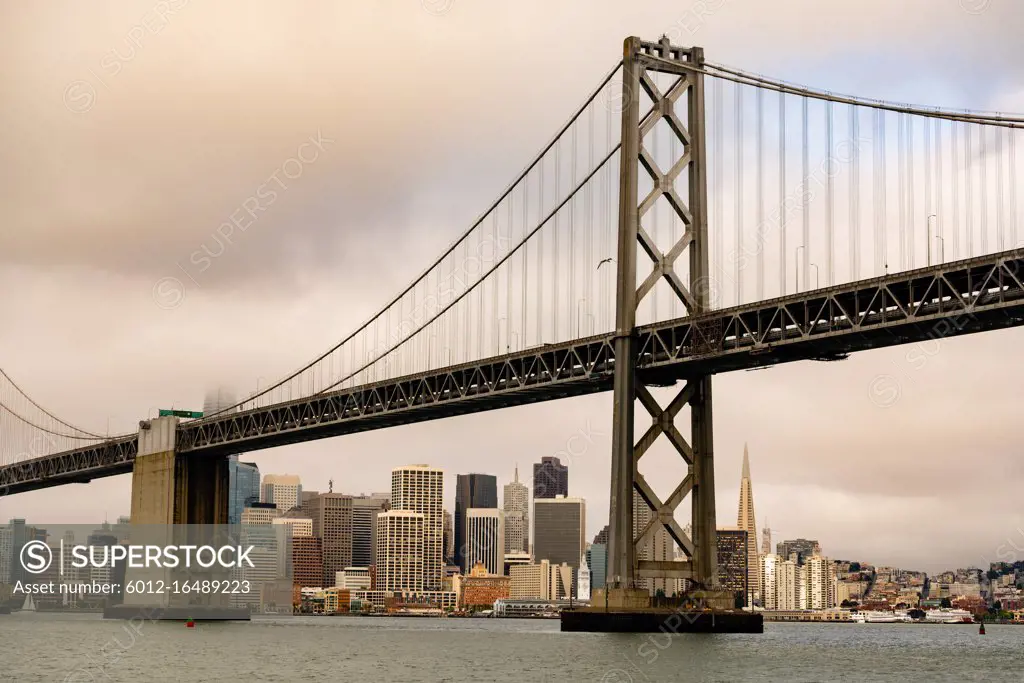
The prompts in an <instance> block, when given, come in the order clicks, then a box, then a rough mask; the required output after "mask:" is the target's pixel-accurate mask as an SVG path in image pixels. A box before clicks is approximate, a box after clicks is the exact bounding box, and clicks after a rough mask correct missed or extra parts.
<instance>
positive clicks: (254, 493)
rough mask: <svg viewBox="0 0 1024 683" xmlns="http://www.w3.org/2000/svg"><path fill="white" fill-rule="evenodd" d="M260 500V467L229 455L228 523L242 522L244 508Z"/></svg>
mask: <svg viewBox="0 0 1024 683" xmlns="http://www.w3.org/2000/svg"><path fill="white" fill-rule="evenodd" d="M259 500H260V468H259V467H257V466H256V463H252V462H239V460H238V456H237V455H231V456H228V524H241V523H242V510H244V509H245V508H246V507H247V506H249V505H252V504H253V503H258V502H259Z"/></svg>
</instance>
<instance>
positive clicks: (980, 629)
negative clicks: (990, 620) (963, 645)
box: [978, 621, 985, 636]
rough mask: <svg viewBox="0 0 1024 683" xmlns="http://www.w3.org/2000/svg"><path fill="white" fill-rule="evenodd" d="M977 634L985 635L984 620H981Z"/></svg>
mask: <svg viewBox="0 0 1024 683" xmlns="http://www.w3.org/2000/svg"><path fill="white" fill-rule="evenodd" d="M978 635H979V636H983V635H985V622H984V621H983V622H981V627H980V628H978Z"/></svg>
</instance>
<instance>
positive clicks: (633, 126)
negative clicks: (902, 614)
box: [608, 38, 717, 589]
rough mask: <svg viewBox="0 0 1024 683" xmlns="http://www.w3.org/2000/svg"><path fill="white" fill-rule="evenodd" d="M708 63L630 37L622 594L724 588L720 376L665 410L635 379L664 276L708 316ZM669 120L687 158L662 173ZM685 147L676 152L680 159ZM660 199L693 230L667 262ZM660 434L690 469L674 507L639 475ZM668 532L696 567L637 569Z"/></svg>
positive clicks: (698, 383) (618, 504)
mask: <svg viewBox="0 0 1024 683" xmlns="http://www.w3.org/2000/svg"><path fill="white" fill-rule="evenodd" d="M703 64H704V54H703V50H702V49H701V48H697V47H693V48H679V47H674V46H672V45H671V44H670V43H669V41H668V39H667V38H662V40H661V41H660V42H658V43H650V42H644V41H641V40H640V39H638V38H628V39H627V40H626V42H625V50H624V58H623V66H622V73H623V79H622V91H623V92H622V102H623V107H624V108H623V111H622V147H621V162H620V188H619V236H618V259H617V262H616V264H617V271H618V278H617V294H616V334H615V358H616V363H615V378H614V405H613V417H612V419H613V426H612V477H611V486H612V489H611V510H610V525H611V528H610V534H611V537H610V548H609V569H608V576H609V585H610V586H611V587H613V588H620V589H633V588H635V587H636V579H638V578H666V579H671V578H687V579H691V580H693V581H694V582H696V583H697V584H698V586H700V587H704V588H709V589H713V588H715V587H716V584H717V557H716V555H717V544H716V538H715V489H714V467H713V456H712V420H711V377H710V376H703V377H699V378H696V379H691V380H690V381H688V382H687V383H686V385H685V386H684V387H683V388H682V390H681V391H680V392H679V393H678V394H677V395H676V396H675V398H674V399H672V401H671V402H670V403H669V404H668V406H667V407H665V408H662V407H661V406H660V405H659V404H658V402H657V401H656V400H655V398H654V396H652V394H651V392H650V391H649V390H648V389H647V387H646V386H645V384H644V382H643V377H642V376H641V377H639V378H638V376H637V371H636V366H637V363H638V360H639V358H638V351H637V346H636V337H637V331H636V312H637V307H638V306H639V305H640V304H641V302H642V301H643V300H644V298H645V297H646V296H647V295H648V294H650V293H651V291H652V290H653V289H654V287H655V285H656V284H657V283H658V282H659V281H660V280H661V279H662V278H664V279H665V280H666V281H667V284H668V286H669V289H671V290H672V292H674V294H675V296H676V297H678V299H679V300H680V301H681V302H682V303H683V305H684V307H685V309H686V311H687V314H688V315H690V316H694V315H699V314H701V313H704V312H706V311H707V310H708V309H709V295H708V290H709V287H708V282H709V280H708V238H707V233H708V228H707V212H706V207H707V185H706V168H707V163H706V156H705V132H704V76H703V74H702V73H701V72H700V69H702V67H703ZM656 73H665V74H670V75H672V76H673V78H674V81H673V83H672V85H671V86H670V87H669V88H668V89H667V90H666V91H665V92H662V91H661V90H660V89H659V87H658V84H657V81H656V80H655V79H654V78H652V74H656ZM641 89H642V90H643V92H645V93H646V94H647V96H648V97H649V98H650V100H651V101H652V102H653V107H652V109H651V111H650V112H649V113H648V114H647V115H646V116H645V117H644V119H643V120H641V119H640V100H641V97H640V92H641ZM678 113H683V116H680V115H679V114H678ZM660 121H665V123H667V124H668V125H667V127H668V128H669V129H670V130H671V131H672V134H673V135H674V136H675V138H676V140H677V141H678V142H679V143H681V145H679V146H681V148H682V149H681V150H679V151H678V153H677V154H674V155H673V156H674V157H675V158H672V159H671V160H670V164H669V166H668V169H667V170H664V171H663V170H662V169H661V168H660V167H659V166H658V163H657V157H656V156H655V153H654V152H653V151H652V150H650V149H648V148H647V147H646V146H645V141H644V140H645V138H646V137H647V135H648V133H650V132H651V131H652V130H654V128H655V126H656V125H657V124H658V123H659V122H660ZM684 121H685V123H684ZM679 146H677V145H673V149H678V147H679ZM640 168H643V169H644V171H645V172H646V173H647V174H648V175H649V176H650V177H651V180H652V183H653V187H652V189H651V191H650V192H649V193H648V194H647V196H645V197H644V198H643V199H642V200H641V199H640V198H639V188H638V180H639V174H640ZM683 182H685V183H688V185H687V190H688V191H687V192H686V201H683V199H682V198H681V197H680V194H679V193H678V192H677V187H681V185H679V184H678V183H683ZM662 197H664V199H665V200H667V203H668V204H669V205H670V206H671V208H672V211H673V212H674V214H675V216H677V217H678V218H679V219H681V220H682V224H683V228H684V231H683V235H682V236H681V237H679V238H678V241H677V242H676V243H675V244H674V245H673V246H672V247H671V249H669V250H668V251H667V252H664V253H663V252H662V251H661V250H660V249H659V247H658V245H657V244H656V243H655V240H654V239H653V238H652V236H651V232H650V231H649V230H648V229H646V228H645V227H644V226H645V217H647V216H648V213H649V211H650V210H651V208H652V207H653V206H654V205H655V203H656V202H658V200H659V199H661V198H662ZM637 244H639V245H640V247H641V248H642V249H643V251H644V252H645V253H646V254H647V256H648V257H650V260H651V262H653V267H652V269H651V271H650V274H648V275H647V276H646V277H645V278H644V280H643V282H642V283H641V284H640V285H639V287H638V286H637ZM684 254H686V255H687V256H688V257H689V268H688V271H689V273H688V274H689V277H688V280H689V281H688V282H683V280H682V279H681V278H680V277H679V275H678V274H677V273H676V264H677V262H679V259H680V258H681V257H682V256H683V255H684ZM637 400H639V401H640V403H641V405H643V407H644V408H645V409H646V411H647V412H648V413H649V414H650V416H651V418H652V424H651V426H650V428H649V429H647V431H646V432H645V433H644V434H643V436H642V437H641V438H640V440H639V441H635V440H634V409H635V406H636V401H637ZM687 404H689V406H690V411H689V413H690V440H689V441H687V439H686V438H685V437H684V436H683V433H682V432H680V430H679V429H678V428H677V425H676V423H675V420H676V417H677V416H679V413H680V411H681V410H682V409H683V407H685V406H686V405H687ZM662 436H664V438H665V439H666V440H667V441H668V442H669V443H670V444H671V445H672V446H673V448H674V449H675V451H676V452H677V453H678V454H679V456H680V457H681V458H682V459H683V461H684V462H685V464H686V470H687V471H686V476H685V477H684V478H683V480H682V481H681V482H679V483H678V485H676V486H675V488H674V490H673V491H672V493H671V494H670V495H669V496H668V497H667V498H666V499H665V500H661V499H660V498H659V497H658V496H657V495H656V494H655V492H654V490H653V489H652V488H651V486H650V484H649V483H648V482H647V480H646V479H645V478H644V476H643V475H642V474H641V473H640V472H639V469H638V464H639V461H640V459H641V458H642V457H643V455H644V454H645V453H646V452H647V451H648V449H650V447H651V446H652V445H653V444H654V443H655V442H656V440H657V439H658V438H659V437H662ZM634 492H635V494H636V495H638V496H639V497H640V498H642V499H643V500H644V501H645V502H646V504H647V505H648V506H649V507H650V508H651V510H652V511H653V514H652V519H651V521H650V522H649V523H648V524H647V525H646V526H645V527H644V528H643V529H641V530H640V533H639V534H638V535H637V536H634V535H633V534H634V531H633V530H634V525H633V521H634V520H633V495H634ZM687 497H689V498H690V499H691V503H692V529H693V538H690V537H689V536H688V535H687V534H686V533H685V532H684V531H683V530H682V529H681V528H680V526H679V523H678V522H677V520H676V519H675V511H676V509H677V508H678V507H679V505H680V504H682V502H683V501H684V500H685V499H686V498H687ZM659 527H663V528H664V529H666V530H667V532H668V534H669V535H670V536H671V538H672V539H673V541H674V542H675V544H676V545H677V546H678V547H679V548H680V549H681V550H682V551H683V552H684V553H685V555H686V557H687V561H685V562H674V561H656V560H651V559H648V560H639V561H638V559H637V557H638V552H637V549H638V547H643V545H645V544H647V543H648V542H649V541H650V540H651V539H652V538H653V536H654V534H655V532H656V531H657V530H658V528H659ZM670 559H671V558H670Z"/></svg>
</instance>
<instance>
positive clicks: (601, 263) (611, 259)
mask: <svg viewBox="0 0 1024 683" xmlns="http://www.w3.org/2000/svg"><path fill="white" fill-rule="evenodd" d="M614 260H615V259H613V258H612V257H610V256H609V257H608V258H606V259H602V260H601V261H600V262H599V263H598V264H597V269H598V270H601V266H603V265H604V264H606V263H611V262H612V261H614Z"/></svg>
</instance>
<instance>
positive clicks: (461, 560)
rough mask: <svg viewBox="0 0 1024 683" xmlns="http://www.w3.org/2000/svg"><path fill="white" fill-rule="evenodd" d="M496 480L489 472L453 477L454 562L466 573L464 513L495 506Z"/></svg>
mask: <svg viewBox="0 0 1024 683" xmlns="http://www.w3.org/2000/svg"><path fill="white" fill-rule="evenodd" d="M497 507H498V480H497V479H496V478H495V477H494V475H491V474H460V475H458V477H456V479H455V520H454V521H455V558H454V559H455V564H457V565H458V566H460V567H461V568H462V571H463V573H465V574H468V573H469V570H470V569H472V568H473V565H471V564H468V563H467V562H466V514H467V511H468V510H469V509H470V508H497Z"/></svg>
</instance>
